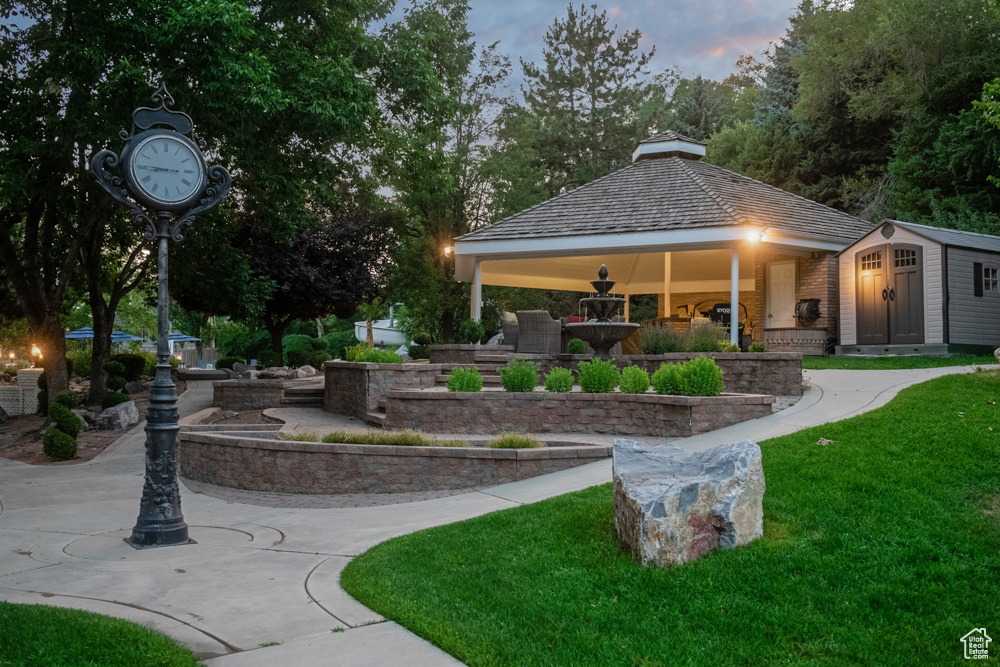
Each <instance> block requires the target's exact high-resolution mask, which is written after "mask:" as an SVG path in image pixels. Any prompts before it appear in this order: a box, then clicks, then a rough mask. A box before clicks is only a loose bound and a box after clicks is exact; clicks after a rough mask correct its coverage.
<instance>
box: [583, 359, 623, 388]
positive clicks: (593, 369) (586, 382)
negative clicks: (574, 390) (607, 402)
mask: <svg viewBox="0 0 1000 667" xmlns="http://www.w3.org/2000/svg"><path fill="white" fill-rule="evenodd" d="M579 369H580V370H579V376H580V389H581V390H583V391H584V392H586V393H588V394H608V393H610V392H612V391H614V390H615V387H616V386H617V385H618V377H619V375H620V374H621V372H620V371H619V370H618V367H617V366H615V365H614V364H613V363H612V362H610V361H605V360H604V359H593V360H591V361H581V362H580V365H579Z"/></svg>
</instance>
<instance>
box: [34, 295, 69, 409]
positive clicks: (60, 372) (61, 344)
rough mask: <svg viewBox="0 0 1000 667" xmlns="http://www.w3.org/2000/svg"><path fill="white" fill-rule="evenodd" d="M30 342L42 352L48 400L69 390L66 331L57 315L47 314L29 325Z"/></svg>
mask: <svg viewBox="0 0 1000 667" xmlns="http://www.w3.org/2000/svg"><path fill="white" fill-rule="evenodd" d="M31 324H32V327H31V333H32V335H34V336H35V340H33V341H32V342H33V343H34V344H35V345H37V346H38V348H39V349H40V350H41V351H42V365H43V366H44V368H45V388H46V389H47V390H48V392H49V397H50V400H54V399H55V396H56V394H58V393H59V392H60V391H66V390H67V389H69V374H68V373H67V372H66V331H65V330H64V329H63V326H62V321H61V320H60V319H59V315H58V313H47V314H46V316H45V318H44V319H43V320H42V321H40V322H37V323H31Z"/></svg>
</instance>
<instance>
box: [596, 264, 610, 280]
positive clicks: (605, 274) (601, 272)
mask: <svg viewBox="0 0 1000 667" xmlns="http://www.w3.org/2000/svg"><path fill="white" fill-rule="evenodd" d="M597 277H598V278H600V279H601V280H604V279H605V278H607V277H608V267H606V266H605V265H603V264H601V268H600V269H598V271H597Z"/></svg>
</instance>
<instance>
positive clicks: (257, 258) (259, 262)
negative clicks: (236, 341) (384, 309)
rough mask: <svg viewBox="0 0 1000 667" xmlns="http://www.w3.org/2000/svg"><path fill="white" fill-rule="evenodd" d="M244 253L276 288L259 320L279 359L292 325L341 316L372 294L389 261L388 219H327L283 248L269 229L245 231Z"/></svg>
mask: <svg viewBox="0 0 1000 667" xmlns="http://www.w3.org/2000/svg"><path fill="white" fill-rule="evenodd" d="M245 235H246V236H245V242H244V243H245V245H244V247H243V250H244V251H245V252H246V253H247V255H248V256H249V257H250V266H251V269H252V270H253V271H254V273H255V274H256V275H259V276H263V277H265V278H266V279H268V280H270V281H272V282H273V283H274V285H275V286H276V287H275V290H274V292H273V294H272V295H271V296H270V297H269V298H268V299H267V301H266V302H265V303H264V307H263V314H262V317H261V320H262V323H263V325H264V327H265V328H266V329H267V332H268V334H270V336H271V348H272V349H273V350H274V353H275V355H277V358H278V359H279V360H280V359H281V358H282V354H283V350H282V344H281V340H282V338H283V336H284V332H285V329H286V328H287V327H288V325H289V323H291V322H292V321H293V320H299V319H313V318H317V317H324V316H326V315H329V314H331V313H332V314H334V315H337V316H338V317H345V316H349V315H351V314H353V313H354V312H355V310H356V309H357V307H358V305H359V304H360V303H361V302H362V301H363V300H364V299H365V298H366V297H369V296H371V295H373V294H374V293H375V292H376V290H377V288H378V286H379V283H380V278H381V275H382V272H383V271H384V268H385V264H386V262H387V260H388V248H389V247H390V242H391V239H392V218H391V216H390V215H388V214H378V213H372V212H368V211H361V210H349V211H343V212H339V213H331V214H325V215H324V216H323V218H322V222H321V223H320V224H319V225H318V226H316V227H313V228H311V229H307V230H303V231H300V232H298V233H296V234H295V236H294V237H293V238H292V239H291V242H290V243H288V244H286V243H284V242H283V241H282V240H281V239H280V238H275V235H274V233H273V230H272V229H270V227H268V226H267V225H257V224H251V225H249V226H248V227H247V229H246V230H245Z"/></svg>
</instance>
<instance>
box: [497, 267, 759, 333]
mask: <svg viewBox="0 0 1000 667" xmlns="http://www.w3.org/2000/svg"><path fill="white" fill-rule="evenodd" d="M731 253H732V262H731V264H732V265H731V268H730V276H729V344H730V345H738V344H739V341H740V249H739V248H733V249H732V251H731ZM477 266H478V265H477Z"/></svg>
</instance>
